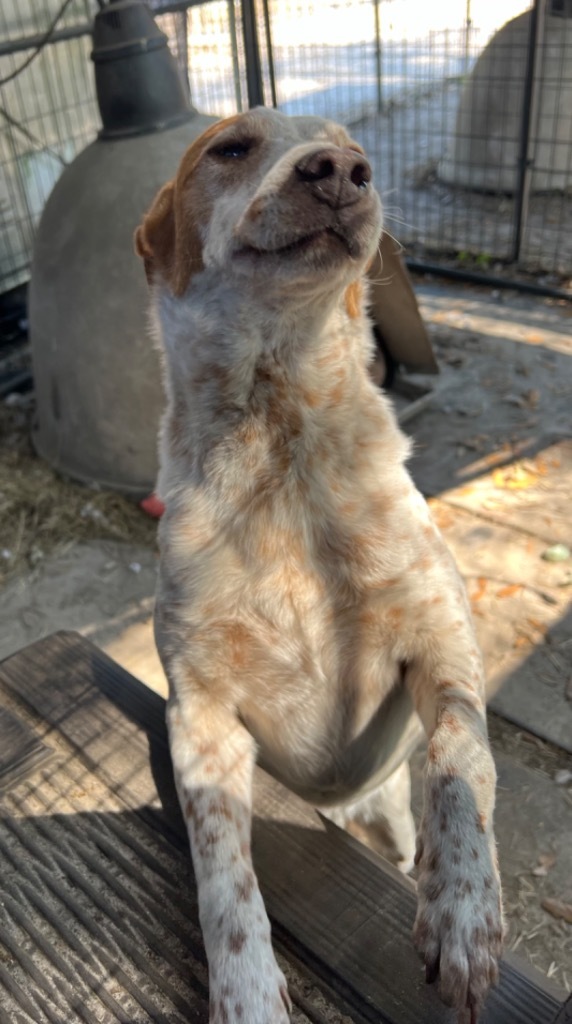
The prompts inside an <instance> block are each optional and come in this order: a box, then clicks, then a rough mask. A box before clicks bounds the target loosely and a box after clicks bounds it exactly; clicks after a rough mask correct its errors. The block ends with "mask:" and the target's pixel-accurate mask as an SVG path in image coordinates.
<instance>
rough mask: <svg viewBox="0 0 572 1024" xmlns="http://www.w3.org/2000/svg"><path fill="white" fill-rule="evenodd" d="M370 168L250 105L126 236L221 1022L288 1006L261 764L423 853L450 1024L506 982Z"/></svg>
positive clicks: (422, 921)
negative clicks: (132, 253) (148, 364)
mask: <svg viewBox="0 0 572 1024" xmlns="http://www.w3.org/2000/svg"><path fill="white" fill-rule="evenodd" d="M369 175H370V172H369V165H368V164H367V160H366V159H365V157H364V156H363V153H362V151H361V150H360V148H359V147H357V146H356V145H355V144H354V143H353V142H352V141H351V139H350V138H349V137H348V136H347V134H346V133H345V131H344V130H343V129H342V128H340V127H339V126H337V125H334V124H332V123H330V122H326V121H322V120H320V119H318V118H293V119H289V118H287V117H285V116H284V115H282V114H280V113H277V112H276V111H268V110H255V111H250V112H249V113H248V114H244V115H238V116H237V117H234V118H230V119H228V120H227V121H223V122H221V123H219V124H217V125H214V126H212V127H210V128H209V129H208V130H207V132H205V133H204V134H203V135H202V136H201V137H200V138H199V139H198V140H196V141H195V142H194V143H193V145H192V146H191V147H190V148H189V150H188V152H187V154H186V155H185V156H184V157H183V160H182V162H181V165H180V168H179V170H178V172H177V174H176V176H175V178H174V179H173V181H171V182H169V183H168V184H166V185H165V186H164V188H163V189H162V190H161V192H160V193H159V195H158V197H157V199H156V200H155V203H154V204H153V206H152V207H151V209H150V211H149V213H148V214H147V216H146V217H145V218H144V220H143V223H142V225H141V227H140V228H139V229H138V230H137V233H136V249H137V251H138V253H139V255H140V256H141V257H142V259H143V261H144V265H145V272H146V275H147V278H148V280H149V282H150V285H151V291H152V319H153V324H154V330H155V333H156V335H157V337H158V339H159V340H160V343H161V347H162V350H163V355H164V380H165V391H166V398H167V408H166V413H165V417H164V422H163V427H162V432H161V440H160V454H161V471H160V478H159V483H158V488H159V493H160V495H161V497H162V499H163V501H164V503H165V506H166V511H165V515H164V517H163V520H162V523H161V527H160V546H161V570H160V585H159V591H158V595H157V605H156V614H155V631H156V638H157V645H158V649H159V652H160V655H161V658H162V661H163V665H164V667H165V670H166V673H167V676H168V678H169V684H170V700H169V705H168V725H169V735H170V744H171V753H172V758H173V765H174V770H175V777H176V781H177V786H178V790H179V795H180V800H181V807H182V808H183V812H184V815H185V818H186V822H187V827H188V831H189V838H190V844H191V851H192V855H193V861H194V868H195V876H196V880H197V886H198V898H199V910H200V918H201V924H202V928H203V935H204V941H205V947H206V953H207V958H208V962H209V974H210V987H211V1003H210V1005H211V1010H210V1024H223V1022H227V1024H238V1022H239V1021H241V1020H246V1021H248V1022H249V1024H285V1022H286V1020H287V1019H288V1015H289V1011H290V1002H289V998H288V995H287V989H286V983H285V980H284V978H283V975H282V973H281V971H280V969H279V968H278V965H277V964H276V961H275V958H274V955H273V952H272V947H271V942H270V927H269V923H268V919H267V916H266V913H265V910H264V905H263V902H262V897H261V895H260V890H259V887H258V883H257V881H256V876H255V874H254V871H253V867H252V860H251V851H250V828H251V802H252V773H253V767H254V764H255V761H256V758H257V757H258V758H259V759H260V760H261V761H262V763H263V764H264V765H265V766H266V767H268V768H269V770H271V771H272V772H273V773H274V774H275V775H276V776H277V777H278V778H280V779H282V780H283V781H284V782H285V783H286V784H288V785H289V786H290V787H291V788H292V789H294V790H295V791H297V792H298V793H300V794H301V795H303V796H305V797H306V798H307V799H309V800H311V801H313V802H314V803H317V804H320V805H322V806H323V807H326V808H327V813H328V814H329V815H330V816H331V817H332V818H333V819H334V820H336V821H338V822H339V823H340V824H342V825H346V826H347V827H348V828H350V830H351V831H353V832H354V834H356V835H358V836H359V837H360V838H362V839H364V840H365V841H367V842H369V843H370V845H372V846H374V848H377V849H384V850H385V851H386V852H388V853H389V855H390V856H391V857H392V858H393V859H394V861H395V862H396V863H398V864H399V866H400V867H401V868H402V869H403V870H408V869H409V868H410V867H411V866H412V864H413V860H414V857H415V863H416V864H417V865H418V867H419V883H418V892H419V910H418V915H417V920H416V925H415V932H414V940H415V943H416V945H417V947H418V949H419V951H420V953H421V955H422V956H423V958H424V960H425V963H426V968H427V978H428V980H431V979H433V980H434V979H435V978H436V977H437V975H439V976H440V987H441V993H442V996H443V999H444V1000H445V1001H446V1002H447V1003H450V1004H451V1005H453V1006H455V1007H456V1009H457V1010H458V1013H459V1020H463V1019H464V1015H465V1011H466V1010H467V1008H468V1009H469V1010H470V1014H471V1019H472V1021H476V1016H477V1014H478V1011H479V1009H480V1007H481V1005H482V1002H483V1000H484V998H485V995H486V991H487V989H488V987H489V985H490V984H492V983H494V981H495V979H496V977H497V960H498V957H499V955H500V945H501V936H502V914H501V909H500V888H499V879H498V869H497V864H496V851H495V846H494V836H493V830H492V814H493V807H494V787H495V772H494V766H493V763H492V759H491V755H490V751H489V747H488V741H487V735H486V723H485V713H484V684H483V672H482V665H481V660H480V656H479V654H478V651H477V649H476V646H475V640H474V633H473V627H472V623H471V618H470V611H469V604H468V601H467V597H466V594H465V591H464V588H463V586H462V583H461V581H460V578H459V576H458V574H457V571H456V569H455V566H454V564H453V561H452V559H451V556H450V555H449V553H448V552H447V550H446V548H445V546H444V544H443V541H442V539H441V537H440V534H439V532H438V530H437V529H436V527H435V526H434V524H433V523H432V521H431V517H430V514H429V510H428V508H427V505H426V503H425V502H424V500H423V498H422V497H421V496H420V495H419V494H418V492H417V491H416V489H415V487H414V486H413V483H412V481H411V479H410V477H409V475H408V472H407V469H406V467H405V462H406V459H407V457H408V454H409V442H408V441H407V439H406V438H405V437H404V435H403V434H402V433H401V431H400V430H399V428H398V425H397V422H396V419H395V416H394V413H393V411H392V407H391V405H390V403H389V402H388V400H387V398H386V397H385V396H384V395H383V393H381V392H380V391H379V390H378V389H377V388H376V387H375V386H374V384H373V382H372V380H371V379H370V376H369V372H368V366H369V364H370V362H371V359H372V355H373V340H372V331H371V325H370V323H369V320H368V315H367V306H368V283H367V267H368V266H369V265H370V264H371V262H372V259H373V256H374V253H375V251H376V247H377V244H378V239H379V235H380V230H381V204H380V202H379V198H378V196H377V194H376V192H375V190H374V189H373V187H372V186H371V184H370V183H369ZM421 723H422V725H423V727H424V728H425V731H426V733H427V736H428V738H429V748H428V758H427V765H426V772H425V775H426V777H425V805H424V812H423V819H422V822H421V827H420V830H419V834H418V836H417V841H415V834H414V826H413V819H412V817H411V812H410V809H409V796H410V778H409V768H408V763H407V759H408V757H409V755H410V753H411V752H412V750H413V748H414V746H415V745H416V742H417V740H418V738H419V735H420V731H421Z"/></svg>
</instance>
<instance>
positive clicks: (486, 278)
mask: <svg viewBox="0 0 572 1024" xmlns="http://www.w3.org/2000/svg"><path fill="white" fill-rule="evenodd" d="M405 263H406V265H407V267H408V269H409V270H411V271H413V272H414V273H416V274H434V275H435V277H447V278H450V279H451V280H452V281H463V282H466V283H467V284H480V285H483V286H484V287H486V288H505V289H507V290H508V291H514V292H524V293H528V294H530V295H542V296H544V297H545V298H548V299H564V300H565V301H566V302H571V303H572V292H570V291H564V290H563V289H562V288H550V287H549V285H543V284H532V282H528V281H519V280H518V279H515V278H513V277H510V278H506V277H497V276H496V275H495V274H479V273H477V271H473V270H457V269H455V267H446V266H444V265H443V264H441V263H427V262H425V260H415V259H412V258H409V257H406V258H405Z"/></svg>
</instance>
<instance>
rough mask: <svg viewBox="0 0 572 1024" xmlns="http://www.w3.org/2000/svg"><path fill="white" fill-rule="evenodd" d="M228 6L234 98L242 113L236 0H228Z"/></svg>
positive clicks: (237, 107)
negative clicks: (235, 11)
mask: <svg viewBox="0 0 572 1024" xmlns="http://www.w3.org/2000/svg"><path fill="white" fill-rule="evenodd" d="M227 7H228V27H229V29H230V49H231V53H232V77H233V80H234V98H235V100H236V109H237V111H238V113H239V114H241V113H242V110H243V106H242V89H241V87H240V63H239V59H238V43H237V40H238V36H237V33H236V17H235V13H234V0H227Z"/></svg>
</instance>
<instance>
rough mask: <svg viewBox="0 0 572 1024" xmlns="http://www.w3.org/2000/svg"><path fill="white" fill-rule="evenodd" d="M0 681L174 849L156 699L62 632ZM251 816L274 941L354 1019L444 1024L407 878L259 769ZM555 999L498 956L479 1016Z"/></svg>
mask: <svg viewBox="0 0 572 1024" xmlns="http://www.w3.org/2000/svg"><path fill="white" fill-rule="evenodd" d="M0 682H1V683H3V684H4V685H5V686H7V687H9V689H10V691H11V692H12V693H13V694H14V695H16V696H17V697H18V699H19V700H21V701H24V702H25V704H26V705H27V707H28V708H31V709H33V710H34V711H35V712H36V713H37V714H38V715H39V716H40V717H41V718H42V719H44V720H48V721H49V722H51V723H52V724H53V725H54V726H56V727H57V729H58V730H59V731H60V732H61V734H62V735H63V736H64V738H65V739H66V740H67V741H68V742H69V743H71V744H72V745H73V746H74V747H75V749H76V750H77V752H78V755H79V756H80V757H81V758H82V760H83V761H84V762H85V763H86V765H88V766H89V767H90V768H91V770H93V771H94V772H95V773H96V774H97V776H98V777H99V778H101V779H103V780H104V781H105V783H106V785H108V786H109V787H110V788H111V789H112V790H113V792H114V793H115V794H116V795H117V796H119V797H120V798H121V800H122V801H123V802H124V803H125V804H126V806H127V807H128V808H130V809H132V810H133V811H135V812H136V813H137V814H138V815H140V816H142V817H144V818H145V820H146V821H147V822H149V823H151V824H153V826H154V828H155V829H157V830H158V831H160V832H161V833H162V834H163V835H164V836H166V837H167V838H168V839H169V841H170V842H171V843H172V844H174V845H175V846H177V847H178V848H179V849H184V848H185V847H186V839H185V835H184V829H183V826H182V822H181V818H180V815H179V813H178V808H177V806H176V798H175V796H174V789H173V784H172V776H171V772H170V762H169V757H168V748H167V740H166V730H165V724H164V701H163V700H162V698H160V697H159V696H158V695H157V694H155V693H153V692H151V691H149V690H148V689H147V687H145V686H143V685H142V684H141V683H139V682H138V681H137V680H136V679H134V678H133V677H132V676H129V675H128V674H127V673H126V672H124V671H123V670H122V669H120V668H119V667H118V666H117V665H115V664H114V663H113V662H111V661H110V660H109V659H108V658H107V657H106V656H105V655H103V654H101V653H100V652H99V651H97V649H96V648H94V647H93V646H92V645H91V644H89V643H88V642H87V641H85V640H83V639H81V638H79V637H77V636H76V635H75V634H67V633H59V634H55V635H54V636H52V637H50V638H48V639H46V640H44V641H40V642H39V643H37V644H34V645H33V646H31V647H29V648H26V649H25V650H24V651H21V652H20V653H19V654H17V655H14V656H12V657H11V658H9V659H8V660H7V661H5V662H4V663H2V665H1V666H0ZM158 793H159V794H160V795H161V798H162V801H163V804H162V806H161V804H160V802H159V799H158ZM255 813H256V817H255V821H254V859H255V865H256V869H257V872H258V876H259V879H260V884H261V888H262V890H263V894H264V897H265V899H266V904H267V907H268V909H269V913H270V916H271V919H272V922H273V927H274V932H275V936H276V939H277V942H278V945H279V947H280V946H282V947H283V948H285V949H286V950H288V951H290V952H291V953H292V954H293V955H295V957H296V958H297V959H299V960H300V961H301V962H303V963H304V964H305V965H307V966H308V967H309V968H310V969H311V970H312V971H313V972H314V973H315V975H316V976H317V977H318V978H320V979H322V980H323V981H324V983H325V985H326V986H327V988H328V989H329V990H331V991H332V990H333V991H334V992H335V993H337V998H338V1001H339V1004H340V1005H341V1006H343V1008H344V1011H345V1012H346V1013H348V1014H350V1015H352V1016H353V1018H354V1020H356V1021H360V1022H361V1021H371V1022H374V1021H375V1024H451V1022H452V1020H453V1016H452V1014H451V1013H450V1011H448V1010H446V1009H445V1008H443V1007H442V1006H441V1004H440V1002H439V1000H438V998H437V994H436V992H435V991H434V990H433V989H431V988H428V987H427V986H426V985H425V984H424V981H423V974H422V971H421V969H420V965H419V962H418V960H417V957H416V955H415V953H414V951H413V948H412V944H411V938H410V933H411V927H412V923H413V917H414V912H415V895H414V891H413V887H412V885H411V883H410V882H409V881H408V880H406V879H403V878H402V877H401V876H400V875H399V874H398V873H397V872H395V871H393V870H392V869H391V868H390V867H384V866H383V864H382V862H381V861H379V860H378V859H377V858H375V857H373V855H370V854H368V852H367V851H365V850H364V848H363V847H362V846H360V844H358V843H356V842H355V840H353V839H352V838H351V837H350V836H348V835H347V834H346V833H344V832H341V831H340V830H338V829H336V828H335V827H334V826H331V825H328V827H327V828H326V827H324V825H323V823H322V822H321V821H320V819H319V818H318V816H317V815H316V814H315V813H314V812H313V811H312V810H311V809H310V808H308V807H307V806H306V805H304V804H303V803H302V802H301V801H300V800H298V799H297V798H296V797H295V796H293V795H292V794H290V793H289V792H287V791H286V790H285V789H283V787H281V786H279V785H278V784H277V783H276V782H274V781H273V780H271V779H269V778H268V776H266V775H264V774H263V773H261V772H260V773H259V774H258V776H257V780H256V801H255ZM560 1008H561V1004H560V1002H559V999H558V997H557V995H556V994H555V990H554V989H553V987H552V986H551V985H550V984H549V983H547V982H546V980H545V979H544V978H543V976H542V975H540V974H536V973H535V974H534V975H532V974H531V973H530V972H528V971H523V970H521V969H519V968H515V966H514V961H512V962H506V963H504V964H503V968H502V977H501V984H500V986H499V988H498V989H497V990H495V991H494V992H493V993H492V994H491V997H490V999H489V1001H488V1004H487V1007H486V1011H485V1013H484V1014H483V1018H482V1024H553V1022H554V1021H555V1018H556V1016H557V1014H558V1012H559V1011H560Z"/></svg>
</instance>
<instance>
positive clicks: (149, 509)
mask: <svg viewBox="0 0 572 1024" xmlns="http://www.w3.org/2000/svg"><path fill="white" fill-rule="evenodd" d="M139 508H142V509H143V511H144V512H146V513H147V515H148V516H152V517H153V519H160V518H161V516H162V515H163V512H164V511H165V506H164V504H163V502H162V501H161V500H160V498H158V497H157V495H156V494H150V495H149V497H148V498H143V501H140V502H139Z"/></svg>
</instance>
